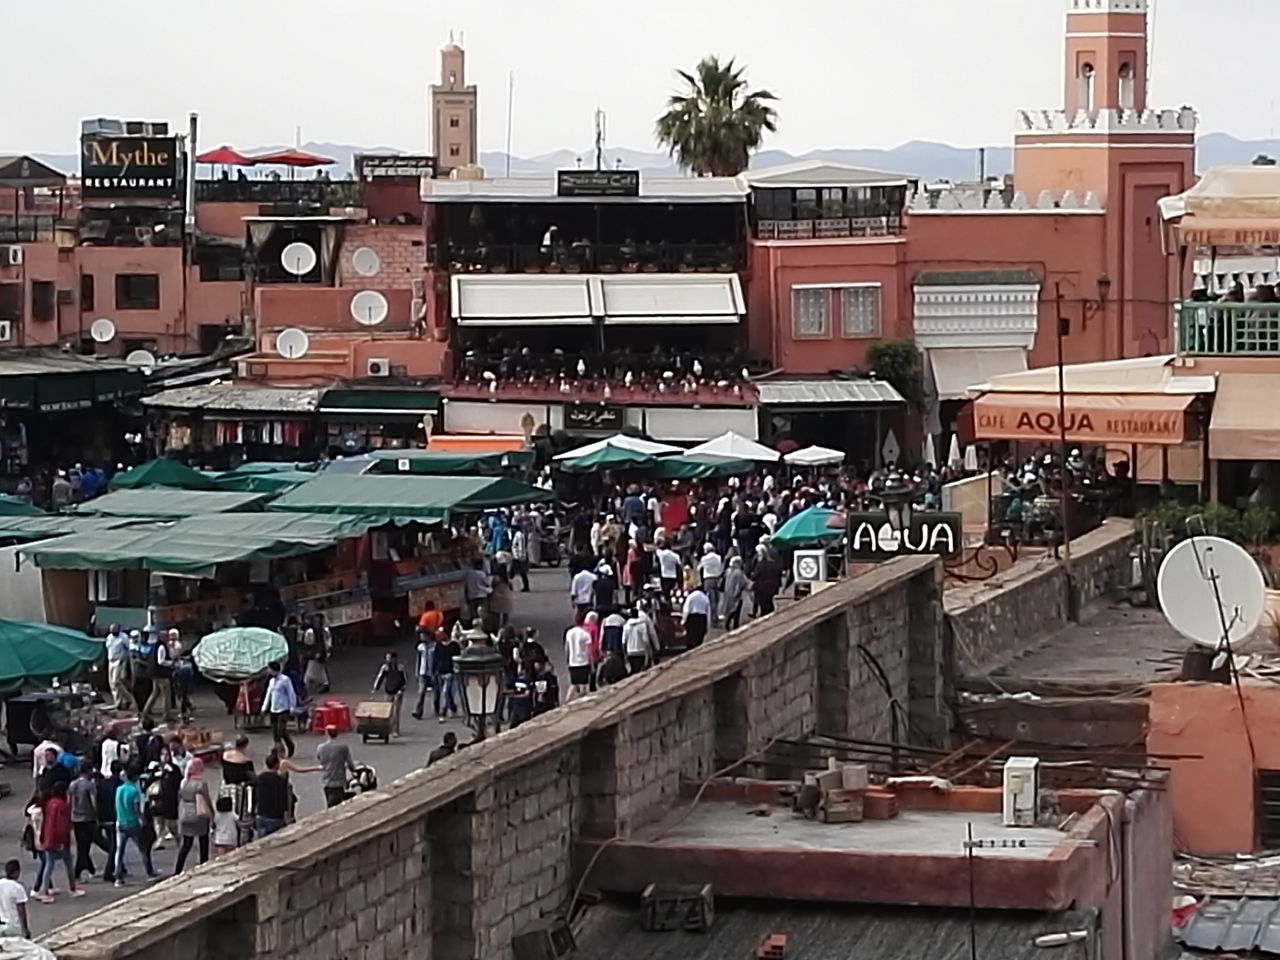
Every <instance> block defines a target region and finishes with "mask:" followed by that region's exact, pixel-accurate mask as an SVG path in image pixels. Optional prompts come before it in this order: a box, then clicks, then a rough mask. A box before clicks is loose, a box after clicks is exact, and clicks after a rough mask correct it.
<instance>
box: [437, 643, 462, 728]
mask: <svg viewBox="0 0 1280 960" xmlns="http://www.w3.org/2000/svg"><path fill="white" fill-rule="evenodd" d="M461 653H462V644H460V643H459V642H458V641H457V640H455V639H454V638H453V637H451V636H448V635H447V634H446V633H445V632H444V630H441V631H439V632H438V633H437V634H436V642H435V646H433V647H432V648H431V686H432V688H433V689H434V692H435V710H436V719H437V720H439V721H440V722H441V723H444V721H445V717H446V716H453V717H456V716H457V715H458V690H457V681H458V675H457V671H456V670H455V668H454V660H455V659H456V658H457V657H458V656H459V655H461Z"/></svg>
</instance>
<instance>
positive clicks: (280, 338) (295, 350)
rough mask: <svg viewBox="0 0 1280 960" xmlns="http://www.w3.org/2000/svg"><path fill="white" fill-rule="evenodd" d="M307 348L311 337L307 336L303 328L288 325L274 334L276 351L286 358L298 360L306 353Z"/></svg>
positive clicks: (309, 346)
mask: <svg viewBox="0 0 1280 960" xmlns="http://www.w3.org/2000/svg"><path fill="white" fill-rule="evenodd" d="M309 349H311V338H310V337H308V336H307V331H305V330H299V329H298V328H297V327H289V329H287V330H281V331H280V333H279V334H278V335H277V336H276V353H278V354H280V356H282V357H284V358H285V359H286V360H299V359H301V358H302V357H305V356H306V355H307V351H308V350H309Z"/></svg>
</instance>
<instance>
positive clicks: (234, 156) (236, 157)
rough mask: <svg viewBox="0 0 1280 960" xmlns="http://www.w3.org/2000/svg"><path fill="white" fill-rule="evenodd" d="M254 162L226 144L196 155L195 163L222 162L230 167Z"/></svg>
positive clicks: (249, 164)
mask: <svg viewBox="0 0 1280 960" xmlns="http://www.w3.org/2000/svg"><path fill="white" fill-rule="evenodd" d="M255 162H256V161H254V160H250V159H249V158H248V157H246V156H245V155H244V154H242V153H240V152H239V151H238V150H235V149H234V148H232V147H228V146H227V145H226V144H223V145H222V146H220V147H218V148H216V149H214V150H209V151H207V152H205V153H202V154H200V155H199V156H198V157H196V163H222V164H226V165H228V166H232V167H251V166H253V164H254V163H255Z"/></svg>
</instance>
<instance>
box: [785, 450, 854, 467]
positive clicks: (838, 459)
mask: <svg viewBox="0 0 1280 960" xmlns="http://www.w3.org/2000/svg"><path fill="white" fill-rule="evenodd" d="M782 459H783V460H785V461H787V463H790V464H793V465H794V466H797V467H826V466H831V465H833V464H837V463H844V451H843V450H832V449H831V448H830V447H819V446H812V447H804V448H802V449H800V450H794V451H792V452H791V453H788V454H787V455H786V456H785V457H783V458H782Z"/></svg>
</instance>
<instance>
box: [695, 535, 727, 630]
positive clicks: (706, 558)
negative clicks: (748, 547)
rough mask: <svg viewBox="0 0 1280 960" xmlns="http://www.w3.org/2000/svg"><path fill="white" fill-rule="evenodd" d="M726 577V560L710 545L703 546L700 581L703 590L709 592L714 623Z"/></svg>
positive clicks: (699, 565) (700, 560) (708, 596)
mask: <svg viewBox="0 0 1280 960" xmlns="http://www.w3.org/2000/svg"><path fill="white" fill-rule="evenodd" d="M723 577H724V560H723V559H722V558H721V556H720V554H718V553H716V548H715V547H713V546H712V545H711V544H709V543H704V544H703V545H702V557H701V558H700V559H699V560H698V579H699V580H700V581H701V582H702V589H703V590H705V591H706V592H707V599H709V600H710V601H711V618H712V620H713V621H714V619H715V611H717V610H719V609H720V584H721V583H722V582H723Z"/></svg>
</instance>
